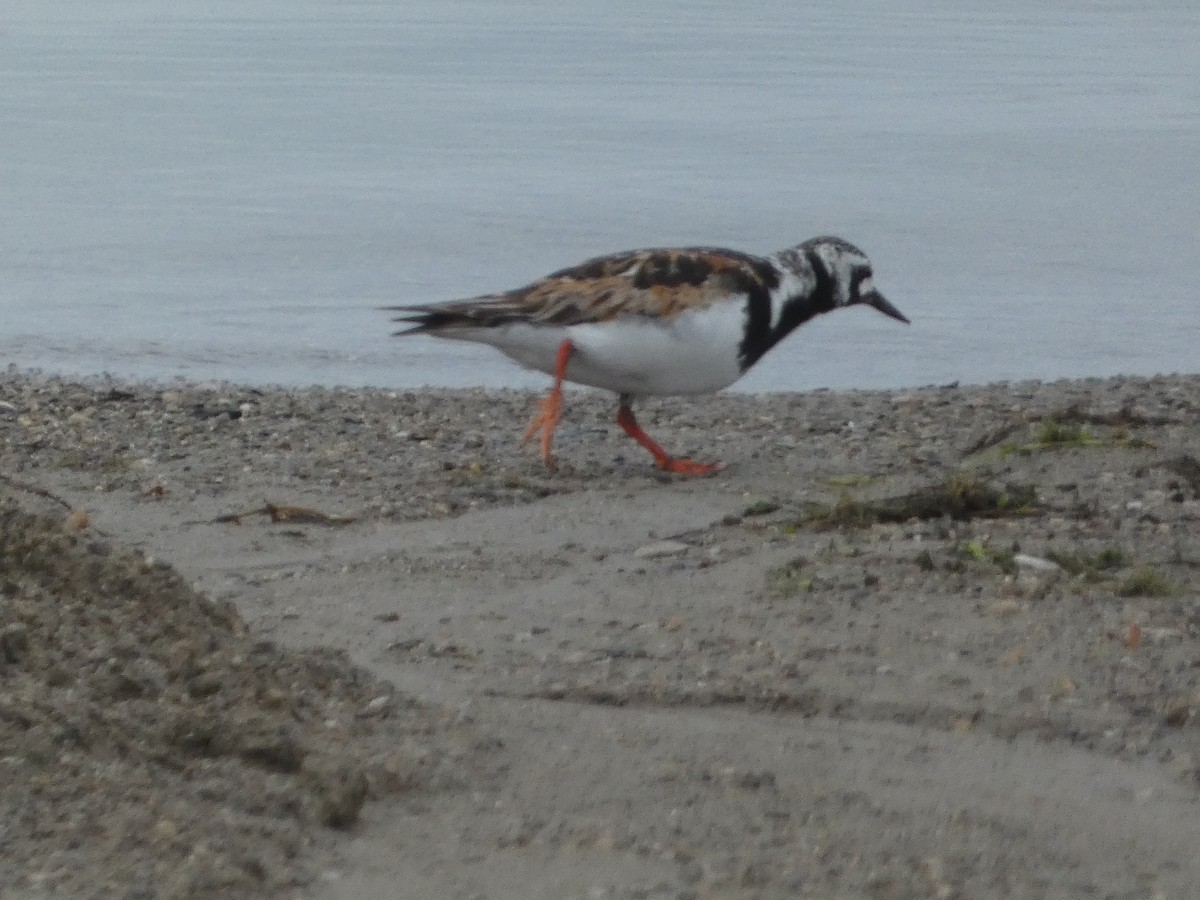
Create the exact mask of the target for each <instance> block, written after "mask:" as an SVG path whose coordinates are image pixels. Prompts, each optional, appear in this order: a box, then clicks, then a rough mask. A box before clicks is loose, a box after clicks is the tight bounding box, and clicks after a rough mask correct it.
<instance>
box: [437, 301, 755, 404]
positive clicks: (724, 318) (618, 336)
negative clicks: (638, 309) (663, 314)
mask: <svg viewBox="0 0 1200 900" xmlns="http://www.w3.org/2000/svg"><path fill="white" fill-rule="evenodd" d="M745 319H746V317H745V311H744V301H743V300H742V298H741V297H740V296H738V297H733V298H730V299H729V300H724V301H718V302H716V303H713V304H712V305H710V306H708V307H705V308H703V309H697V310H692V311H688V312H683V313H680V314H679V315H677V316H674V317H672V318H670V319H653V318H649V317H645V316H624V317H621V318H618V319H614V320H612V321H609V322H595V323H587V324H583V325H571V326H567V327H561V326H547V325H527V324H523V323H513V324H509V325H500V326H497V327H493V328H462V329H454V330H452V331H446V332H444V333H442V334H439V335H436V336H437V337H447V338H455V339H458V340H467V341H478V342H480V343H484V344H491V345H492V346H493V347H495V348H497V349H498V350H500V351H501V352H503V353H504V354H505V355H507V356H508V357H510V358H511V359H513V360H515V361H516V362H518V363H520V364H521V365H523V366H525V367H527V368H530V369H536V370H538V371H541V372H545V373H547V374H549V375H553V374H554V362H555V356H556V354H557V353H558V348H559V346H560V345H561V344H562V342H563V341H564V340H568V339H569V340H570V341H571V343H572V344H574V346H575V352H574V353H573V354H572V356H571V360H570V362H569V363H568V365H567V375H566V377H567V380H568V381H573V382H575V383H577V384H586V385H590V386H592V387H598V388H604V389H605V390H610V391H615V392H617V393H619V394H631V395H633V396H635V397H636V396H643V395H671V394H705V393H709V392H711V391H718V390H720V389H721V388H723V387H727V386H729V385H731V384H733V383H734V382H735V381H737V380H738V378H740V377H741V375H742V371H741V369H740V367H739V366H738V347H739V346H740V344H741V342H742V338H743V336H744V334H745Z"/></svg>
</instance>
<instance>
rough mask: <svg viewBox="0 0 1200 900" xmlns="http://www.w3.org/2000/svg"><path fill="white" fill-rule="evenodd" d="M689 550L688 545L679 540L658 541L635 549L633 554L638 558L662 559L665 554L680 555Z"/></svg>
mask: <svg viewBox="0 0 1200 900" xmlns="http://www.w3.org/2000/svg"><path fill="white" fill-rule="evenodd" d="M687 551H688V545H687V544H684V543H680V542H679V541H656V542H655V543H653V544H646V545H645V546H643V547H638V548H637V549H636V550H634V551H633V555H634V556H636V557H637V558H638V559H661V558H662V557H664V556H678V555H679V554H681V553H687Z"/></svg>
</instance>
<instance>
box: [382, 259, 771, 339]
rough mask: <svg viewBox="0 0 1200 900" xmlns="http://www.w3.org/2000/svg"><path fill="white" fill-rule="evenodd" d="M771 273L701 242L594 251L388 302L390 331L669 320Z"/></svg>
mask: <svg viewBox="0 0 1200 900" xmlns="http://www.w3.org/2000/svg"><path fill="white" fill-rule="evenodd" d="M777 284H778V273H777V272H776V270H775V268H774V267H773V266H772V265H771V264H770V263H768V262H767V261H766V260H764V259H761V258H759V257H755V256H750V255H748V254H745V253H738V252H736V251H733V250H720V249H715V248H709V247H687V248H679V249H655V250H634V251H630V252H627V253H616V254H613V255H611V256H600V257H597V258H595V259H590V260H588V261H587V262H584V263H580V264H579V265H577V266H572V267H571V268H569V269H562V270H561V271H558V272H554V273H552V274H550V275H547V276H546V277H545V278H543V279H541V280H540V281H535V282H534V283H533V284H530V285H527V286H525V287H523V288H518V289H516V290H513V291H508V292H506V293H503V294H488V295H485V296H482V297H473V298H470V299H468V300H453V301H450V302H448V303H437V304H433V305H430V306H394V307H388V308H389V309H392V310H396V311H399V312H403V313H404V314H405V315H403V316H400V317H397V319H396V320H395V321H398V322H406V323H408V324H410V325H411V326H412V327H411V328H409V329H408V330H406V331H401V332H397V333H398V334H414V333H422V332H436V331H447V330H453V329H456V328H481V327H483V328H488V327H495V326H498V325H503V324H506V323H511V322H525V323H528V324H533V325H557V326H568V325H579V324H582V323H585V322H606V321H610V320H612V319H615V318H617V317H619V316H646V317H650V318H670V317H672V316H675V315H678V314H679V313H680V312H683V311H684V310H686V309H694V308H699V307H704V306H707V305H709V304H711V303H714V302H716V301H719V300H724V299H728V298H729V297H731V296H736V295H740V294H750V293H759V292H764V291H769V290H771V289H772V288H773V287H775V286H776V285H777Z"/></svg>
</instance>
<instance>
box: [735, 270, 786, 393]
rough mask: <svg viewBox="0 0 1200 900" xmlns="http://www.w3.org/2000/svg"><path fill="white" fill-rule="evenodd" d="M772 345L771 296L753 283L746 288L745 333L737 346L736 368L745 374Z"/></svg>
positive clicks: (762, 287) (759, 285)
mask: <svg viewBox="0 0 1200 900" xmlns="http://www.w3.org/2000/svg"><path fill="white" fill-rule="evenodd" d="M776 283H778V281H776ZM774 345H775V341H773V340H772V339H771V294H770V292H769V291H768V290H767V289H766V287H764V286H763V285H762V284H761V283H758V282H755V283H753V284H752V285H748V286H747V287H746V333H745V335H744V336H743V337H742V342H741V343H740V344H739V345H738V367H739V368H740V369H741V370H742V371H743V372H745V371H746V370H747V369H749V368H750V367H751V366H752V365H754V364H755V363H756V362H758V361H759V360H760V359H762V357H763V354H764V353H766V352H767V351H768V350H770V349H771V347H773V346H774Z"/></svg>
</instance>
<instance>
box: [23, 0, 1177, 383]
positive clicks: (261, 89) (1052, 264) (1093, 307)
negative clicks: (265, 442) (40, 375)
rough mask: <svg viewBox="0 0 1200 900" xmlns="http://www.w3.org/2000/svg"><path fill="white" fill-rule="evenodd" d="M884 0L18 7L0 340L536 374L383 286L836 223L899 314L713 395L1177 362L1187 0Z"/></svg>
mask: <svg viewBox="0 0 1200 900" xmlns="http://www.w3.org/2000/svg"><path fill="white" fill-rule="evenodd" d="M897 6H898V5H897V4H894V3H892V2H885V0H877V2H864V3H861V4H856V5H854V6H853V7H851V6H848V5H847V4H843V3H838V2H832V0H830V2H818V3H810V4H803V5H797V4H795V3H793V2H791V0H787V2H784V0H778V2H760V3H752V4H737V3H711V2H710V3H697V2H689V3H683V2H677V3H666V2H662V3H653V4H647V3H645V2H644V0H642V2H637V3H633V2H626V3H620V2H617V3H614V2H603V3H602V2H599V0H581V2H574V3H549V2H539V3H521V2H483V0H475V2H453V3H450V2H445V0H409V2H405V3H396V2H392V0H388V2H353V0H351V2H346V0H327V2H312V0H309V2H304V0H280V2H272V0H236V2H231V0H204V2H200V0H184V2H178V3H173V4H164V3H161V2H159V0H144V2H138V0H99V2H96V0H89V2H83V0H56V2H55V3H53V4H50V3H46V2H44V0H7V2H6V3H5V13H4V15H3V17H2V18H0V364H3V363H9V362H15V363H17V364H19V365H21V366H34V367H41V368H43V369H46V370H50V371H66V372H74V373H95V372H101V371H109V372H114V373H118V374H124V375H132V376H140V377H152V378H159V379H161V378H171V377H174V376H176V375H184V376H188V377H191V378H200V379H217V378H220V379H225V378H228V379H235V380H242V381H252V382H281V383H286V384H308V383H325V384H333V383H341V384H355V385H357V384H374V385H392V386H415V385H420V384H426V383H432V384H447V385H465V384H490V385H538V384H542V383H544V378H543V377H542V376H536V375H530V374H528V373H523V372H522V371H521V370H519V369H518V368H517V367H516V366H514V365H513V364H511V363H509V362H507V361H506V360H505V359H504V358H503V357H501V356H500V355H499V354H497V353H495V352H494V351H491V350H489V349H487V348H476V347H471V346H458V345H454V344H442V343H436V342H433V341H432V340H430V339H424V338H422V339H410V340H407V341H403V342H401V341H397V340H393V339H390V338H389V337H388V336H387V335H388V332H389V325H388V322H387V321H386V317H385V316H384V315H383V314H382V313H380V312H378V311H377V310H376V309H375V307H377V306H379V305H381V304H384V303H396V302H421V301H425V300H438V299H447V298H452V297H458V296H468V295H472V294H476V293H482V292H485V291H489V290H494V289H500V288H505V287H513V286H516V285H518V284H521V283H524V282H526V281H528V280H531V279H532V278H534V277H537V276H539V275H541V274H544V273H545V272H547V271H550V270H551V269H554V268H558V267H561V266H563V265H567V264H570V263H573V262H576V261H578V260H580V259H582V258H584V257H587V256H591V255H595V254H597V253H601V252H607V251H612V250H619V249H625V248H629V247H637V246H646V245H662V244H677V243H678V244H688V243H704V244H718V245H727V246H734V247H737V248H740V249H744V250H750V251H754V252H768V251H771V250H775V249H779V248H781V247H783V246H787V245H790V244H793V243H796V242H798V241H799V240H801V239H804V238H807V237H811V236H813V235H816V234H821V233H826V232H832V233H836V234H840V235H842V236H844V237H847V238H849V239H850V240H852V241H854V242H855V243H858V244H860V245H861V246H863V248H864V249H866V250H867V251H868V252H869V253H870V254H871V256H872V258H873V259H874V261H875V265H876V272H877V281H878V283H879V284H880V286H881V287H882V288H883V289H884V291H885V293H886V294H887V295H888V296H889V298H890V299H892V300H893V301H894V302H895V303H896V304H897V305H898V306H899V307H900V308H901V309H902V310H904V311H905V312H906V313H907V314H908V315H909V317H910V318H911V319H912V320H913V325H912V327H911V328H907V329H905V328H903V327H902V326H899V325H897V324H895V323H893V322H891V321H890V320H887V319H884V318H883V317H881V316H878V315H877V314H874V313H871V312H869V311H866V310H855V311H853V312H848V313H842V314H838V315H835V316H830V317H826V318H825V319H824V320H822V321H820V322H818V323H815V324H813V325H811V326H808V327H806V328H804V329H803V330H801V331H800V332H798V333H797V334H795V335H794V336H793V337H792V338H791V339H790V340H789V341H788V342H787V343H785V344H784V345H783V346H782V347H780V348H779V349H777V350H775V351H774V352H773V353H772V354H771V355H770V356H769V357H768V358H767V359H766V360H765V361H764V362H763V363H761V364H760V365H759V367H758V368H757V369H756V370H755V371H754V372H753V373H752V374H751V375H750V376H749V377H747V378H746V379H745V380H743V381H742V382H740V383H739V388H744V389H750V390H775V389H806V388H810V387H817V386H833V387H845V386H907V385H916V384H926V383H931V382H946V381H953V380H956V379H957V380H962V381H964V382H982V381H989V380H994V379H1000V378H1025V377H1041V378H1054V377H1059V376H1082V375H1105V374H1112V373H1116V372H1129V373H1154V372H1169V371H1191V372H1195V371H1200V64H1198V63H1197V48H1198V47H1200V5H1197V4H1196V3H1195V2H1194V0H1179V2H1150V3H1149V4H1148V5H1147V3H1145V2H1141V0H1139V2H1091V0H1088V2H1082V0H1081V2H1061V3H1047V2H1045V0H1036V2H1033V0H1000V2H999V3H997V4H993V5H992V6H991V7H989V8H987V9H978V10H967V9H964V8H963V4H961V3H957V2H950V0H945V2H934V0H924V2H916V3H910V4H904V7H905V11H903V12H901V11H899V10H898V9H897ZM648 8H649V9H650V10H651V11H649V12H647V11H646V10H647V9H648Z"/></svg>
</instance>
